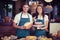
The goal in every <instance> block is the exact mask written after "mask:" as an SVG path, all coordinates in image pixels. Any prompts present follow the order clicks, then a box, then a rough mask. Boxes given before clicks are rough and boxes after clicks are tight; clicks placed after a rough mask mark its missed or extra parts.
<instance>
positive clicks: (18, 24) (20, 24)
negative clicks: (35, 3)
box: [13, 4, 33, 38]
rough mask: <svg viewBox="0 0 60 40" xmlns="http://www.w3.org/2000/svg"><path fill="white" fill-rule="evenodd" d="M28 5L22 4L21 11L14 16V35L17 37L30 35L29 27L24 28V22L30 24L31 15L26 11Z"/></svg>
mask: <svg viewBox="0 0 60 40" xmlns="http://www.w3.org/2000/svg"><path fill="white" fill-rule="evenodd" d="M28 10H29V6H28V5H27V4H24V5H23V11H22V12H20V13H18V14H17V15H16V16H15V19H14V23H13V26H14V27H15V28H17V30H16V35H17V37H18V38H23V37H26V36H29V35H30V31H29V28H28V29H26V28H25V26H24V25H25V24H26V23H27V22H29V23H28V24H32V22H33V21H32V16H31V15H30V14H29V13H28Z"/></svg>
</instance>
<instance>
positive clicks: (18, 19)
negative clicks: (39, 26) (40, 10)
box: [14, 12, 33, 25]
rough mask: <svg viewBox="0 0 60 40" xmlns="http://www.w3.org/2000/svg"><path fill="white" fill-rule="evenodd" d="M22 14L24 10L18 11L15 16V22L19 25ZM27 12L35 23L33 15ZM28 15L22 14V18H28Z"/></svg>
mask: <svg viewBox="0 0 60 40" xmlns="http://www.w3.org/2000/svg"><path fill="white" fill-rule="evenodd" d="M21 14H22V12H20V13H18V14H17V15H16V16H15V18H14V22H15V23H17V25H19V22H20V20H21V19H20V17H21ZM27 14H28V15H29V17H30V22H31V23H33V20H32V16H31V15H30V14H29V13H27ZM28 15H24V14H22V18H28Z"/></svg>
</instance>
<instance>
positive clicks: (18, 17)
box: [14, 15, 20, 25]
mask: <svg viewBox="0 0 60 40" xmlns="http://www.w3.org/2000/svg"><path fill="white" fill-rule="evenodd" d="M19 21H20V16H19V15H16V16H15V18H14V22H15V23H16V24H17V25H18V24H19Z"/></svg>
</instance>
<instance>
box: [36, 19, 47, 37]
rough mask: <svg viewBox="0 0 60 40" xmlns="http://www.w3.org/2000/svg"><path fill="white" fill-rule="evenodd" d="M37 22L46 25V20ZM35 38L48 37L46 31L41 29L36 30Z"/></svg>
mask: <svg viewBox="0 0 60 40" xmlns="http://www.w3.org/2000/svg"><path fill="white" fill-rule="evenodd" d="M36 22H42V24H43V25H44V18H43V19H42V20H40V19H36ZM43 27H44V26H43ZM35 36H37V37H39V36H46V31H45V30H41V29H36V30H35Z"/></svg>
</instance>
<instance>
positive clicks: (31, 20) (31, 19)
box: [30, 15, 33, 23]
mask: <svg viewBox="0 0 60 40" xmlns="http://www.w3.org/2000/svg"><path fill="white" fill-rule="evenodd" d="M30 22H31V23H33V18H32V16H31V15H30Z"/></svg>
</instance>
